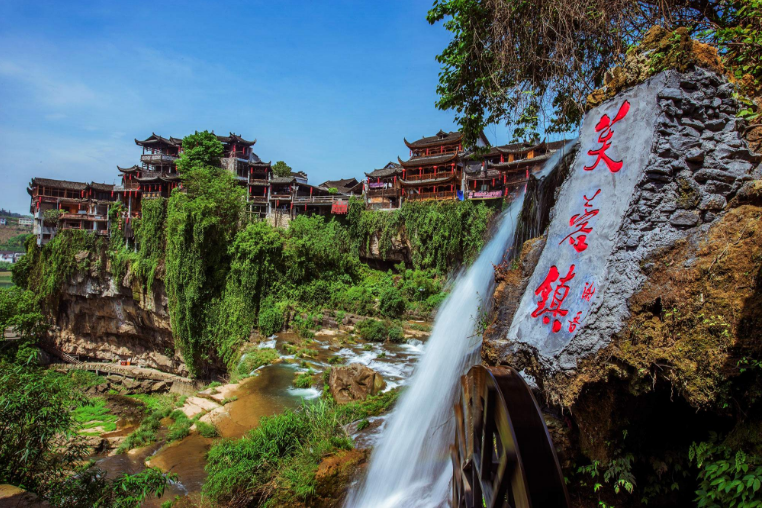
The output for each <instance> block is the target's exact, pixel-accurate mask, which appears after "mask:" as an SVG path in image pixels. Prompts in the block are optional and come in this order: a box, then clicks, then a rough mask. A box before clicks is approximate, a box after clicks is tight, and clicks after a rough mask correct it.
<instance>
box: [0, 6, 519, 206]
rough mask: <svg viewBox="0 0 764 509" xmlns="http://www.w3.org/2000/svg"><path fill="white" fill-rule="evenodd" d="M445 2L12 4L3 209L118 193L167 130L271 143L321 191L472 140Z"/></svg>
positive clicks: (1, 80) (6, 57)
mask: <svg viewBox="0 0 764 509" xmlns="http://www.w3.org/2000/svg"><path fill="white" fill-rule="evenodd" d="M431 5H432V1H431V0H421V1H420V0H410V1H396V2H392V1H385V2H360V1H357V2H354V1H333V2H329V1H322V2H315V1H313V2H308V1H305V2H296V1H294V2H293V1H277V2H273V1H269V2H260V1H248V2H239V1H230V0H229V1H225V2H199V1H195V0H186V1H183V2H170V1H157V0H155V1H153V2H143V1H130V2H127V1H124V2H123V1H113V0H112V1H93V2H86V1H82V2H73V1H54V2H29V1H15V0H3V1H2V2H0V97H2V106H1V107H0V177H1V182H2V194H1V195H0V207H3V208H6V209H11V210H13V211H15V212H27V211H28V208H29V197H28V195H27V194H26V191H25V189H26V185H27V183H28V182H29V180H30V178H32V177H34V176H39V177H48V178H59V179H68V180H77V181H91V180H92V181H96V182H106V183H116V182H118V180H119V178H118V172H117V169H116V165H117V164H119V165H120V166H130V165H132V164H134V163H136V162H138V157H139V155H140V152H141V151H140V147H138V146H136V145H135V143H134V141H133V140H134V138H139V139H144V138H146V137H148V136H149V135H150V134H151V132H152V131H153V132H156V133H157V134H160V135H163V136H176V137H181V136H184V135H185V134H188V133H190V132H193V131H194V130H204V129H210V130H214V131H215V132H216V133H218V134H221V133H222V134H227V133H228V132H229V131H233V132H235V133H237V134H240V135H242V136H243V137H244V138H247V139H251V138H257V144H256V145H255V148H254V149H255V152H256V153H257V154H258V155H259V156H260V157H261V158H263V159H264V160H266V161H268V160H272V161H274V162H275V161H277V160H284V161H286V162H287V163H288V164H290V165H291V166H292V167H293V168H294V169H295V170H303V171H306V172H307V173H308V176H309V180H310V182H311V183H314V184H317V183H320V182H323V181H324V180H328V179H333V178H346V177H350V176H353V177H356V178H361V177H362V176H363V172H364V171H371V170H372V169H374V168H380V167H382V166H383V165H384V164H385V163H387V161H389V160H395V158H396V156H398V155H400V156H401V157H402V158H407V157H408V149H406V146H405V145H404V144H403V137H404V136H406V137H407V138H408V139H409V140H413V139H417V138H420V137H422V136H429V135H432V134H434V133H435V132H437V131H438V130H439V129H444V130H454V129H456V125H455V124H454V122H453V117H454V115H453V113H452V112H444V111H439V110H438V109H436V108H435V106H434V103H435V101H436V100H437V95H436V92H435V87H436V85H437V80H438V72H439V69H440V66H439V64H438V63H437V62H436V61H435V56H436V55H437V54H438V53H440V51H442V49H443V48H444V47H445V45H446V44H447V43H448V41H449V36H448V33H447V32H446V31H445V30H444V29H443V28H442V27H441V26H430V25H429V24H428V23H427V21H426V19H425V15H426V13H427V10H428V9H429V8H430V6H431ZM501 131H502V129H496V130H490V132H487V133H486V134H487V135H488V138H489V140H490V141H491V142H492V143H504V142H506V140H507V133H506V129H503V132H501Z"/></svg>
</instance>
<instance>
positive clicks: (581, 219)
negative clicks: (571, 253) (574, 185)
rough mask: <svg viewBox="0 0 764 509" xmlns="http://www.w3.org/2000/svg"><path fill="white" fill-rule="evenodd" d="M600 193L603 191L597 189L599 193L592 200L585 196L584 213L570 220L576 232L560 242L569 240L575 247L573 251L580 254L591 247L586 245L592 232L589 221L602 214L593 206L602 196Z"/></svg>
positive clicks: (575, 215)
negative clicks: (598, 197) (587, 238)
mask: <svg viewBox="0 0 764 509" xmlns="http://www.w3.org/2000/svg"><path fill="white" fill-rule="evenodd" d="M600 191H601V189H597V192H596V193H594V196H592V197H591V198H588V197H587V196H586V195H584V213H583V214H573V217H571V218H570V226H572V227H574V228H575V230H574V231H572V232H571V233H569V234H568V235H566V236H565V237H564V238H563V239H562V240H561V241H560V244H562V243H563V242H565V240H567V241H568V242H570V244H571V245H572V246H573V249H575V250H576V251H578V252H579V253H580V252H581V251H584V250H586V248H587V247H589V244H587V243H586V236H587V235H589V234H590V233H591V232H592V228H591V227H590V226H589V220H590V219H591V218H593V217H594V216H596V215H597V214H599V213H600V209H595V208H594V205H592V200H594V198H596V197H597V195H598V194H600ZM578 234H580V235H578ZM558 245H559V244H558Z"/></svg>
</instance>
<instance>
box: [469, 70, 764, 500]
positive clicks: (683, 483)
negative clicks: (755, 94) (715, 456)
mask: <svg viewBox="0 0 764 509" xmlns="http://www.w3.org/2000/svg"><path fill="white" fill-rule="evenodd" d="M624 101H629V102H630V105H631V108H630V109H629V111H628V113H627V115H626V116H625V117H622V119H621V120H619V121H618V123H614V122H613V119H615V118H617V116H618V112H619V111H621V110H620V108H621V107H622V105H623V103H624ZM736 110H737V105H736V103H735V100H734V98H733V87H732V85H730V84H729V83H728V82H727V81H726V79H725V78H723V77H720V76H718V75H716V74H714V73H711V72H708V71H704V70H695V71H691V72H687V73H683V74H682V73H678V72H676V71H667V72H664V73H661V74H658V75H656V76H654V77H652V78H650V79H649V80H648V81H647V82H645V83H642V84H641V85H638V86H636V87H634V88H632V89H629V90H626V91H622V92H621V93H619V94H618V95H616V96H615V97H614V98H613V99H611V100H610V101H609V102H604V103H602V104H601V105H600V106H598V107H597V108H595V109H594V110H592V111H591V112H590V113H589V116H588V117H587V119H586V120H585V121H584V124H583V127H582V136H581V139H580V142H581V149H580V152H579V154H578V156H577V157H576V159H575V161H574V162H573V165H572V166H571V168H570V171H569V174H568V176H567V177H566V180H565V181H564V182H563V183H561V184H558V183H552V184H551V185H552V186H553V188H556V190H554V189H552V188H546V189H543V192H544V193H545V194H546V195H551V194H553V195H554V196H556V201H555V203H554V208H553V210H552V211H551V212H550V214H549V218H550V219H549V222H548V227H546V228H545V229H544V231H543V233H542V234H541V235H539V236H537V237H535V238H532V239H530V240H527V241H526V242H525V243H524V244H523V248H522V251H521V253H520V256H519V257H518V258H517V259H516V260H515V261H514V262H513V263H512V265H511V266H500V267H498V268H497V270H496V279H497V287H496V291H495V293H494V302H495V305H494V308H493V311H492V321H491V324H490V325H489V327H488V328H487V329H486V331H485V334H484V342H483V350H482V357H483V361H484V362H485V363H487V364H491V365H502V364H503V365H511V366H513V367H515V368H516V369H518V370H520V371H521V373H522V374H523V375H525V376H526V378H527V379H528V380H532V381H533V382H535V387H534V391H535V392H536V395H537V398H538V401H539V403H541V405H542V407H544V411H545V413H546V416H547V423H548V425H549V427H550V434H551V437H552V439H553V441H554V443H555V445H556V447H557V451H558V456H559V457H560V460H561V463H562V466H563V469H565V471H566V473H565V475H566V476H570V478H571V482H570V484H569V485H568V486H569V490H570V492H571V497H572V500H574V505H582V506H586V505H596V503H598V500H596V499H592V498H591V497H593V496H594V497H601V498H600V502H601V501H602V498H604V495H603V493H605V492H608V491H609V494H608V495H607V496H608V497H611V499H608V500H606V503H607V504H610V505H613V504H617V505H636V504H638V503H640V500H642V498H641V497H645V499H647V498H648V497H655V498H650V503H651V504H654V503H655V500H660V501H661V502H662V503H664V504H668V505H688V504H690V503H692V500H693V498H694V497H695V496H696V495H695V490H696V489H697V485H698V484H697V481H696V480H695V475H697V464H693V462H688V461H687V458H688V452H690V451H691V450H692V447H694V444H697V443H700V442H704V441H705V442H706V443H719V444H721V443H723V444H724V447H728V449H725V450H726V451H731V452H729V454H731V455H732V457H733V458H734V455H735V454H736V452H737V451H740V452H741V453H742V452H746V453H749V454H758V455H760V451H761V390H760V388H761V368H760V362H761V332H762V323H761V305H762V304H761V297H762V289H761V265H762V251H761V235H762V234H761V231H762V230H761V228H762V212H761V202H762V197H761V194H762V190H761V155H760V154H757V153H754V152H752V151H751V150H749V145H748V144H747V142H746V138H745V129H744V126H743V125H741V121H740V119H738V118H736V116H735V112H736ZM636 112H642V113H640V114H639V115H642V116H640V117H639V118H637V119H636V120H637V122H634V123H631V124H630V123H629V122H628V121H627V119H628V116H629V115H632V114H634V113H636ZM604 115H607V116H608V117H607V119H605V117H604ZM606 124H609V125H610V126H613V129H612V130H611V132H612V136H609V134H610V133H609V132H608V131H607V128H605V129H602V128H603V127H604V125H606ZM603 133H604V134H603ZM603 141H604V142H605V143H609V144H610V145H609V148H607V149H606V153H607V155H608V156H610V159H611V161H612V162H613V163H617V162H622V164H623V166H622V167H617V165H615V166H614V167H613V168H608V167H607V166H608V164H607V163H605V162H603V161H599V166H598V167H597V163H595V161H596V160H597V154H598V149H599V148H600V147H602V146H603ZM624 143H625V144H626V145H627V146H625V145H624ZM629 165H632V166H631V167H629ZM591 166H595V168H593V169H591V170H585V167H591ZM614 169H615V170H617V171H613V170H614ZM601 170H604V171H601ZM598 171H601V173H600V174H598V176H597V177H595V174H597V172H598ZM584 172H586V173H584ZM592 177H595V178H592ZM624 180H629V181H630V182H626V184H628V185H625V186H624V185H623V184H624V182H623V181H624ZM534 185H537V187H538V188H539V189H541V188H543V187H544V186H545V185H547V186H548V185H550V183H548V182H547V183H545V182H540V183H535V184H534ZM588 186H589V187H588ZM532 187H533V186H529V189H531V188H532ZM552 191H554V192H552ZM597 192H599V193H598V194H597V196H596V197H595V196H593V195H594V193H597ZM605 197H607V199H606V200H601V199H602V198H605ZM527 200H528V197H527V196H526V205H527V204H528V201H527ZM598 200H601V201H598ZM594 210H597V213H596V214H592V213H591V212H592V211H594ZM575 214H579V215H578V216H575ZM582 216H586V217H585V219H584V221H585V222H586V224H585V228H586V229H587V230H590V231H585V230H583V229H578V231H576V226H579V227H580V226H581V225H582V223H581V221H580V219H581V218H582ZM571 227H573V228H571ZM543 228H544V226H543V225H542V226H541V228H538V227H537V228H535V230H534V229H532V228H531V229H530V230H529V231H541V229H543ZM571 231H575V235H574V236H572V237H569V236H568V234H569V233H571ZM571 248H573V249H571ZM575 248H579V249H575ZM552 266H555V268H556V269H557V270H556V274H553V275H556V277H551V276H550V272H551V271H550V267H552ZM571 266H575V267H574V268H573V269H572V270H571V269H570V267H571ZM561 279H565V281H561ZM547 283H551V284H547ZM587 283H588V284H587ZM587 297H588V298H589V299H590V300H587ZM540 303H541V304H540ZM560 310H564V311H566V312H565V313H561V312H560ZM578 311H581V313H580V314H578ZM545 317H547V318H548V320H547V321H546V322H545V321H544V318H545ZM555 320H556V321H558V322H559V326H558V327H557V330H556V331H555ZM709 436H711V438H709ZM717 437H718V438H717ZM717 440H718V441H717ZM755 451H758V452H757V453H756V452H755ZM719 454H721V453H719ZM725 454H726V453H725ZM690 457H691V456H690ZM720 457H721V456H720ZM727 460H729V461H733V460H730V459H729V458H727V459H726V460H725V461H727ZM575 465H578V468H576V467H575ZM582 465H594V466H595V468H598V469H599V474H597V473H596V471H595V473H591V472H590V471H588V470H585V469H584V468H581V466H582ZM668 470H671V471H673V472H683V473H685V472H688V473H691V475H686V478H683V479H678V478H677V476H672V475H671V474H670V473H669V474H666V475H663V476H662V474H663V473H665V472H666V471H668ZM605 471H607V472H610V473H612V472H617V475H618V476H619V477H618V478H619V482H620V479H627V480H629V482H630V483H631V482H632V481H633V484H632V487H633V492H632V491H628V492H627V491H623V490H621V493H620V495H619V494H618V490H615V492H613V491H612V490H608V489H607V488H608V487H607V486H604V487H603V491H602V492H597V488H596V487H595V488H593V485H596V483H598V482H602V480H601V477H598V476H599V475H601V474H602V472H605ZM582 472H583V473H582ZM606 475H608V474H606ZM606 479H607V477H606ZM611 482H612V481H611ZM602 484H603V485H604V484H605V483H602ZM616 496H617V497H616ZM658 505H660V503H658Z"/></svg>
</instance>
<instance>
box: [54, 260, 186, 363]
mask: <svg viewBox="0 0 764 509" xmlns="http://www.w3.org/2000/svg"><path fill="white" fill-rule="evenodd" d="M78 256H90V253H87V252H83V253H80V255H78ZM50 314H51V316H52V318H53V327H52V328H51V331H50V333H49V335H48V343H47V344H48V346H49V347H52V349H53V350H54V352H55V350H59V351H63V352H65V353H68V354H70V355H74V356H79V357H80V358H81V359H83V358H88V359H98V360H108V361H118V360H127V359H130V360H131V361H132V363H133V364H141V365H145V366H146V367H151V368H156V369H160V370H162V371H167V372H171V373H176V374H179V375H187V374H188V370H187V369H186V365H185V363H184V361H183V358H182V357H181V356H180V354H179V353H176V351H175V345H174V341H173V337H172V330H171V329H170V316H169V314H168V310H167V295H166V294H165V290H164V284H163V282H162V281H161V280H160V279H156V280H155V281H154V284H153V286H152V288H150V289H145V290H144V289H142V288H141V285H140V283H139V282H138V281H135V279H134V278H133V277H132V275H131V274H130V272H128V273H127V274H126V275H125V277H124V278H123V279H122V280H121V281H115V280H114V278H113V277H112V275H111V273H110V271H109V267H107V269H106V271H105V272H104V273H99V272H97V271H89V272H78V273H77V274H75V275H74V277H72V279H71V280H70V281H69V282H68V283H67V284H66V285H65V287H64V289H63V290H62V292H61V294H60V297H59V299H58V308H57V309H56V310H52V311H51V312H50Z"/></svg>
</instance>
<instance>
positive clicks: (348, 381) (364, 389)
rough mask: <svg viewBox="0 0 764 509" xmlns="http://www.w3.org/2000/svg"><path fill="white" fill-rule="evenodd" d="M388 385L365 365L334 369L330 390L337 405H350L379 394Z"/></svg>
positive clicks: (330, 379)
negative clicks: (352, 402)
mask: <svg viewBox="0 0 764 509" xmlns="http://www.w3.org/2000/svg"><path fill="white" fill-rule="evenodd" d="M386 385H387V384H386V383H385V381H384V380H383V379H382V375H380V374H379V373H377V372H376V371H374V370H373V369H371V368H369V367H367V366H364V365H363V364H358V363H355V364H350V365H348V366H340V367H335V368H332V372H331V374H330V375H329V389H330V390H331V391H332V396H333V397H334V400H335V401H336V402H337V403H349V402H351V401H358V400H363V399H366V398H367V397H368V396H374V395H375V394H379V393H380V392H381V391H382V390H383V389H384V388H385V386H386Z"/></svg>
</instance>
